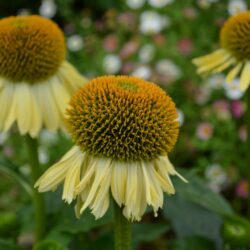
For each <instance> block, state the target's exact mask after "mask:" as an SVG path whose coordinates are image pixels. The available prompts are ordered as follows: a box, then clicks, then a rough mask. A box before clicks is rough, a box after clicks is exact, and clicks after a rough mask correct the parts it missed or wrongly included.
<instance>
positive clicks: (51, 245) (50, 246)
mask: <svg viewBox="0 0 250 250" xmlns="http://www.w3.org/2000/svg"><path fill="white" fill-rule="evenodd" d="M33 250H66V248H64V247H63V246H62V245H61V244H60V243H58V242H56V241H52V240H44V241H41V242H39V243H37V244H35V246H34V247H33Z"/></svg>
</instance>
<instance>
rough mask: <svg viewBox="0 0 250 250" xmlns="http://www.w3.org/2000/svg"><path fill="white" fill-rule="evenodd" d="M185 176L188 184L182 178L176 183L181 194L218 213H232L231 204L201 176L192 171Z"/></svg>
mask: <svg viewBox="0 0 250 250" xmlns="http://www.w3.org/2000/svg"><path fill="white" fill-rule="evenodd" d="M184 176H185V178H186V179H187V180H188V181H189V183H188V184H186V183H184V182H182V181H180V180H178V181H176V183H175V187H176V191H177V193H178V194H179V195H180V196H182V197H183V198H185V199H186V200H188V201H191V202H193V203H196V204H198V205H200V206H202V207H204V208H207V209H208V210H211V211H214V212H216V213H218V214H222V215H225V214H232V209H231V207H230V204H229V203H228V202H227V201H226V200H225V199H224V198H223V197H222V196H221V195H219V194H217V193H215V192H213V191H212V190H211V189H209V188H208V187H207V186H206V185H205V184H204V182H203V181H202V179H201V178H199V177H197V176H195V175H194V174H192V173H187V174H184Z"/></svg>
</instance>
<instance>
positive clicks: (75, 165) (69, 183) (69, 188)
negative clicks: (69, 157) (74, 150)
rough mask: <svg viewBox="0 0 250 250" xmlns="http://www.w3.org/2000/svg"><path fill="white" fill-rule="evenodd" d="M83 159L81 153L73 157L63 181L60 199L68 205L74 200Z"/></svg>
mask: <svg viewBox="0 0 250 250" xmlns="http://www.w3.org/2000/svg"><path fill="white" fill-rule="evenodd" d="M83 158H84V156H83V154H82V153H79V154H78V155H77V156H75V158H74V159H73V161H72V163H71V166H70V168H69V170H68V172H67V175H66V178H65V181H64V186H63V195H62V199H63V200H65V201H66V202H68V203H69V204H70V203H71V202H72V200H73V199H74V198H75V190H76V186H77V185H78V184H79V182H80V174H81V166H82V162H83Z"/></svg>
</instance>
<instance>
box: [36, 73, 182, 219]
mask: <svg viewBox="0 0 250 250" xmlns="http://www.w3.org/2000/svg"><path fill="white" fill-rule="evenodd" d="M67 124H68V129H69V131H70V133H71V135H72V138H73V140H74V142H75V144H76V146H74V147H73V148H72V149H71V150H69V152H68V153H66V154H65V155H64V156H63V158H62V159H61V160H60V161H59V162H58V163H56V164H55V165H54V166H52V167H51V168H49V169H48V170H47V171H46V172H45V173H44V174H43V175H42V176H41V177H40V179H39V180H38V181H37V183H36V185H35V186H36V187H38V190H39V191H40V192H46V191H49V190H55V188H57V186H58V185H59V184H60V183H62V182H63V181H64V187H63V195H62V199H63V200H65V201H66V202H68V203H71V202H72V201H73V200H74V199H76V200H77V202H76V206H75V211H76V215H77V216H78V217H79V216H80V214H81V213H83V211H84V210H85V209H86V208H88V207H89V208H90V210H91V212H92V213H93V214H94V215H95V217H96V218H100V217H102V216H103V215H104V214H105V212H106V211H107V209H108V207H109V202H110V193H111V194H112V196H113V198H114V200H115V201H116V202H117V204H119V206H120V207H122V208H123V214H124V216H125V217H126V218H127V219H130V220H132V221H133V220H137V221H139V220H140V219H141V217H142V215H143V214H144V212H145V210H146V207H147V205H150V206H152V207H153V210H154V212H155V215H157V210H158V209H159V208H160V207H162V205H163V192H167V193H168V194H174V193H175V189H174V186H173V184H172V182H171V180H170V175H177V176H179V177H180V178H181V179H182V180H184V181H185V179H184V178H183V177H182V176H180V174H178V173H177V172H176V170H175V169H174V167H173V165H172V164H171V163H170V161H169V159H168V153H169V152H170V151H171V149H172V148H173V146H174V144H175V143H176V140H177V137H178V132H179V125H178V121H177V111H176V108H175V104H174V102H173V101H172V99H171V98H170V97H169V96H167V95H166V94H165V92H164V91H163V90H161V89H160V88H159V87H157V86H156V85H155V84H153V83H150V82H147V81H145V80H142V79H139V78H136V77H128V76H117V77H116V76H104V77H99V78H96V79H94V80H92V81H90V82H89V83H87V84H86V85H85V86H84V87H83V88H81V89H80V90H79V91H78V92H77V93H76V94H75V95H74V96H73V97H72V99H71V102H70V106H69V108H68V109H67Z"/></svg>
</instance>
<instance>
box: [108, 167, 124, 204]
mask: <svg viewBox="0 0 250 250" xmlns="http://www.w3.org/2000/svg"><path fill="white" fill-rule="evenodd" d="M127 169H128V166H127V165H126V164H124V163H122V162H116V164H115V163H114V164H113V165H112V178H111V192H112V195H113V197H114V199H115V201H116V202H117V203H118V204H119V206H121V205H122V204H124V203H125V194H126V183H127Z"/></svg>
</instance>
